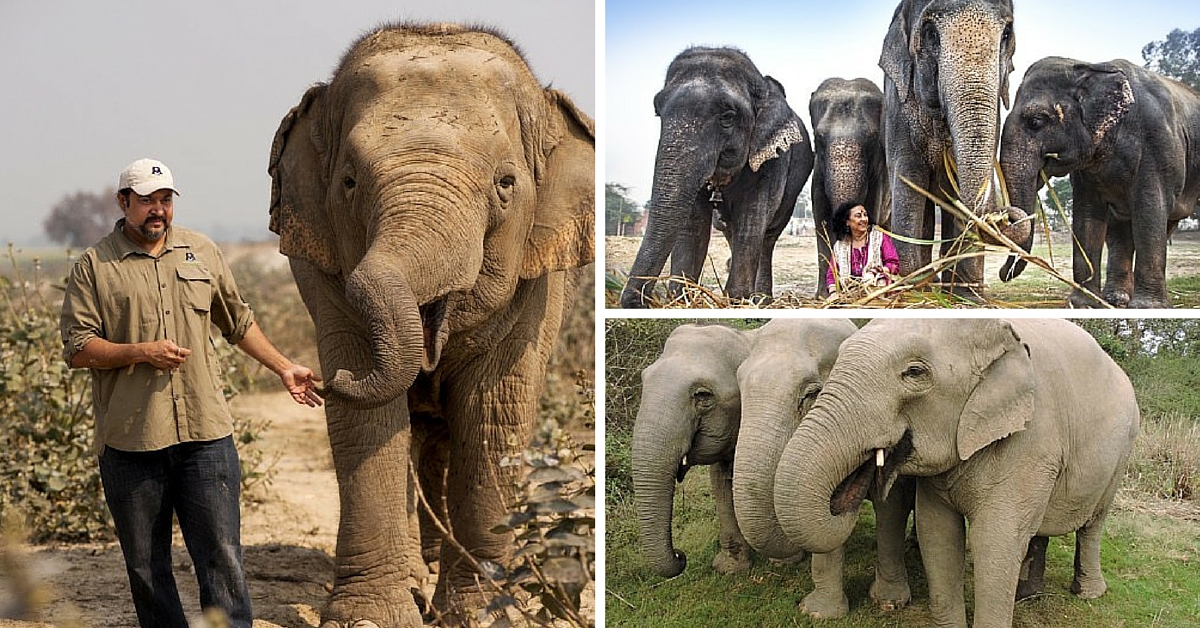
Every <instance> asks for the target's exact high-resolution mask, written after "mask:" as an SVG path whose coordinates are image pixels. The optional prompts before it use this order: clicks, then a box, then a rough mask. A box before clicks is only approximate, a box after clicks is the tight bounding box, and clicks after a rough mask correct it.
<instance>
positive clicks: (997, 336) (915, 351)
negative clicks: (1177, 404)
mask: <svg viewBox="0 0 1200 628" xmlns="http://www.w3.org/2000/svg"><path fill="white" fill-rule="evenodd" d="M1138 424H1139V417H1138V407H1137V401H1136V400H1135V399H1134V392H1133V388H1132V386H1131V385H1130V383H1129V379H1128V378H1127V377H1126V376H1125V373H1124V372H1123V371H1122V370H1121V369H1120V367H1118V366H1117V365H1116V363H1114V362H1113V361H1112V360H1111V359H1110V358H1109V357H1108V356H1107V355H1106V354H1105V353H1104V351H1103V350H1102V349H1101V348H1100V346H1099V345H1098V344H1097V343H1096V341H1095V340H1093V339H1092V337H1091V336H1089V335H1088V334H1087V332H1085V331H1083V330H1082V329H1080V328H1079V327H1077V326H1076V325H1074V324H1072V323H1071V322H1069V321H1065V320H1061V319H1022V320H1013V321H1003V320H997V319H957V320H955V319H880V320H875V321H872V322H871V323H869V324H867V325H866V326H865V327H863V328H862V329H861V330H859V332H858V333H856V334H855V335H854V336H853V337H851V338H850V339H849V340H847V341H846V342H845V343H844V344H843V345H842V348H841V351H840V353H839V355H838V359H837V362H836V363H835V364H834V367H833V371H832V372H830V374H829V379H828V381H827V382H826V383H825V388H824V389H823V390H822V391H821V394H820V396H819V397H818V398H817V401H816V403H814V405H813V407H812V409H811V410H810V411H809V413H808V416H807V417H806V419H805V420H804V421H803V422H802V423H801V424H800V426H799V428H798V429H797V430H796V432H795V433H794V434H793V436H792V438H791V440H790V441H789V442H788V444H787V447H786V449H785V450H784V453H783V457H782V458H781V459H780V462H779V468H778V472H777V473H776V477H775V510H776V512H777V513H778V515H779V523H780V526H781V527H782V529H783V530H784V532H785V533H786V534H787V535H788V536H789V538H792V539H794V540H796V541H797V543H798V544H799V545H801V546H802V547H804V548H806V549H808V550H810V551H829V550H831V549H833V548H835V547H837V546H839V545H840V544H841V543H843V542H844V541H845V540H846V537H847V536H849V534H850V531H851V530H852V529H853V527H854V524H855V522H856V521H857V518H858V516H857V511H858V508H859V505H860V504H861V503H862V499H863V498H864V497H865V496H866V495H867V494H868V493H872V492H874V493H877V494H878V493H883V494H886V493H887V490H888V487H889V486H890V484H891V483H892V481H893V480H894V479H895V478H896V476H897V475H899V474H905V475H913V476H918V482H917V501H916V509H917V510H916V512H917V536H918V538H919V540H920V544H921V559H922V561H923V562H924V565H925V573H926V577H927V579H928V581H929V597H930V604H931V610H932V614H933V618H934V623H935V624H936V625H938V626H960V627H965V626H966V625H967V617H966V610H965V607H964V600H963V577H964V564H965V563H964V560H965V554H964V553H965V548H966V545H967V544H968V543H969V544H970V547H971V552H972V555H973V564H974V578H975V623H974V625H975V626H976V627H977V628H981V627H984V626H1010V625H1011V624H1012V615H1013V599H1014V597H1015V595H1016V593H1017V590H1018V581H1019V580H1020V579H1021V576H1022V574H1021V571H1022V563H1023V558H1024V557H1025V556H1026V551H1027V550H1028V551H1029V554H1030V555H1031V557H1034V558H1036V555H1037V554H1038V553H1039V552H1041V551H1044V544H1043V545H1042V546H1041V548H1038V547H1037V546H1036V545H1037V543H1036V542H1031V539H1034V537H1046V536H1055V535H1063V534H1067V533H1070V532H1074V533H1075V538H1076V550H1075V578H1074V582H1073V584H1072V587H1071V588H1072V591H1074V592H1075V593H1076V594H1078V595H1079V596H1081V597H1084V598H1095V597H1098V596H1100V595H1102V594H1103V593H1104V591H1105V589H1106V585H1105V582H1104V577H1103V575H1102V573H1101V570H1100V536H1101V531H1102V528H1103V525H1104V519H1105V516H1106V514H1107V512H1108V509H1109V507H1110V505H1111V503H1112V498H1113V495H1114V494H1115V493H1116V490H1117V487H1118V485H1119V484H1120V482H1121V478H1122V476H1123V475H1124V472H1125V463H1126V461H1127V459H1128V457H1129V453H1130V450H1131V448H1132V445H1133V440H1134V438H1135V436H1136V434H1137V431H1138ZM964 518H965V520H967V521H969V522H970V526H969V527H966V526H965V525H964ZM1028 566H1030V567H1031V570H1033V571H1036V570H1037V569H1039V568H1040V565H1039V564H1037V563H1036V562H1031V564H1030V565H1028ZM1032 577H1033V578H1034V579H1035V580H1040V574H1036V573H1034V574H1032Z"/></svg>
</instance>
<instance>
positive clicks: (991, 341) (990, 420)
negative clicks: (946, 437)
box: [958, 321, 1036, 460]
mask: <svg viewBox="0 0 1200 628" xmlns="http://www.w3.org/2000/svg"><path fill="white" fill-rule="evenodd" d="M972 341H973V342H976V343H979V344H980V345H981V346H982V349H981V351H980V352H979V357H978V358H977V359H976V362H977V364H976V368H978V367H979V366H980V364H979V363H980V362H982V363H983V364H982V366H983V368H982V375H981V379H980V380H979V383H978V384H976V385H975V389H974V390H973V391H971V395H970V397H969V398H968V399H967V403H966V405H965V406H964V407H963V411H962V416H960V417H959V420H958V456H959V459H960V460H966V459H968V458H970V457H971V456H972V455H973V454H974V453H975V452H977V451H979V450H980V449H983V448H984V447H987V446H988V445H990V444H991V443H994V442H996V441H998V440H1000V439H1001V438H1004V437H1006V436H1009V435H1010V434H1013V433H1014V432H1019V431H1021V430H1024V429H1025V427H1026V425H1028V423H1029V420H1030V419H1031V418H1033V392H1034V388H1035V387H1036V382H1035V380H1034V374H1033V361H1032V360H1031V359H1030V357H1029V346H1028V345H1026V344H1025V343H1023V342H1021V339H1020V338H1019V337H1018V336H1017V334H1016V332H1015V331H1014V330H1013V329H1012V326H1010V325H1009V324H1008V323H1006V322H1002V321H994V322H991V323H988V324H987V325H985V329H983V330H982V332H981V333H977V334H976V335H975V336H973V337H972ZM992 356H995V357H994V358H993V359H991V360H990V362H988V359H989V358H991V357H992Z"/></svg>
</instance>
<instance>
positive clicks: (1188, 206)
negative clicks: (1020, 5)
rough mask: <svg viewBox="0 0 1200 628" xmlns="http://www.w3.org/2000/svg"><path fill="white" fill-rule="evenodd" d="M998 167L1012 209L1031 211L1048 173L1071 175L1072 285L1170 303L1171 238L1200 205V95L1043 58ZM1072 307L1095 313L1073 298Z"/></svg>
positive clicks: (1129, 70)
mask: <svg viewBox="0 0 1200 628" xmlns="http://www.w3.org/2000/svg"><path fill="white" fill-rule="evenodd" d="M1000 165H1001V167H1002V168H1003V170H1004V175H1005V178H1006V179H1007V181H1008V185H1009V187H1010V188H1011V190H1010V191H1011V195H1012V201H1013V204H1014V205H1016V206H1018V207H1020V208H1022V209H1024V210H1026V211H1029V212H1032V210H1033V205H1034V203H1035V201H1034V198H1035V196H1036V194H1037V190H1038V189H1039V188H1040V187H1041V186H1042V179H1041V174H1040V172H1041V171H1043V170H1044V171H1045V173H1046V175H1048V176H1052V177H1062V176H1066V175H1068V174H1070V176H1071V189H1072V190H1073V191H1074V207H1073V210H1072V213H1071V229H1072V231H1074V233H1075V238H1077V240H1076V245H1075V246H1074V247H1073V251H1074V258H1073V261H1072V271H1073V273H1074V279H1075V282H1076V283H1078V284H1080V285H1082V286H1083V287H1084V288H1086V289H1087V290H1089V291H1090V292H1091V293H1092V294H1094V295H1097V296H1102V297H1103V299H1104V300H1105V301H1107V302H1108V303H1110V304H1112V305H1116V306H1118V307H1124V306H1128V307H1133V308H1166V307H1171V301H1170V298H1169V297H1168V296H1167V285H1166V258H1167V239H1168V238H1169V237H1170V234H1171V231H1173V230H1174V229H1175V225H1176V224H1177V223H1178V222H1179V221H1180V220H1182V219H1183V218H1186V217H1188V216H1190V215H1191V214H1192V211H1193V210H1194V209H1195V207H1196V200H1197V198H1200V95H1197V94H1196V92H1194V91H1192V90H1191V89H1189V88H1188V87H1186V86H1185V85H1183V84H1182V83H1178V82H1176V81H1172V80H1170V79H1167V78H1164V77H1162V76H1160V75H1158V74H1155V73H1154V72H1151V71H1149V70H1146V69H1144V68H1141V67H1138V66H1136V65H1134V64H1132V63H1129V62H1128V61H1124V60H1116V61H1110V62H1108V63H1094V64H1093V63H1085V62H1083V61H1076V60H1074V59H1064V58H1061V57H1047V58H1045V59H1042V60H1040V61H1038V62H1037V63H1034V64H1033V65H1032V66H1030V67H1029V70H1028V71H1026V73H1025V78H1024V80H1023V81H1022V82H1021V86H1020V88H1018V89H1017V97H1016V101H1015V102H1014V104H1013V110H1012V113H1010V114H1009V115H1008V119H1007V120H1005V122H1004V136H1003V141H1002V142H1001V149H1000ZM1106 245H1107V247H1108V271H1107V276H1106V277H1105V281H1104V288H1103V292H1102V291H1101V287H1100V254H1101V251H1102V250H1103V248H1104V247H1105V246H1106ZM1022 268H1024V263H1023V262H1021V263H1019V264H1018V265H1016V266H1015V267H1014V269H1013V271H1014V274H1015V273H1019V272H1020V271H1021V269H1022ZM1070 302H1071V305H1073V306H1075V307H1090V306H1095V305H1098V304H1097V303H1096V302H1095V301H1094V300H1093V299H1091V298H1089V297H1088V296H1087V295H1086V294H1085V293H1083V292H1080V291H1078V290H1073V291H1072V292H1071V295H1070Z"/></svg>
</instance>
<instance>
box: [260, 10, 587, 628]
mask: <svg viewBox="0 0 1200 628" xmlns="http://www.w3.org/2000/svg"><path fill="white" fill-rule="evenodd" d="M594 159H595V158H594V132H593V127H592V122H591V120H590V119H589V118H588V117H587V116H586V115H584V114H583V113H581V112H579V111H578V110H577V109H576V108H575V107H574V105H572V104H571V102H570V100H569V99H568V98H567V97H566V96H565V95H563V94H561V93H558V92H556V91H554V90H550V89H543V88H542V86H541V85H540V84H539V83H538V82H537V80H536V79H535V78H534V76H533V75H532V74H531V72H530V71H529V69H528V67H527V66H526V64H525V61H524V60H523V59H522V57H521V56H520V54H519V53H518V52H517V51H516V49H515V48H514V47H513V46H512V44H511V43H510V42H508V41H507V40H505V39H504V38H503V37H501V36H499V35H497V34H494V33H491V32H486V31H481V30H475V29H465V28H461V27H457V26H454V25H446V24H438V25H428V26H418V25H401V26H393V27H384V28H381V29H379V30H377V31H375V32H372V33H370V34H367V35H366V36H364V37H363V38H362V39H361V40H359V41H358V42H357V43H356V44H355V45H354V46H353V47H352V48H351V49H350V51H349V52H348V53H347V54H346V55H345V57H344V58H343V59H342V62H341V64H340V66H339V67H338V69H337V71H336V72H335V74H334V76H333V79H332V80H331V81H330V82H329V83H327V84H325V83H321V84H317V85H315V86H313V87H312V88H310V89H309V90H308V92H307V93H305V94H304V97H303V99H302V100H301V101H300V104H299V105H297V106H296V107H295V108H293V109H292V110H291V111H290V112H289V113H288V114H287V115H286V116H285V117H284V119H283V121H282V122H281V124H280V127H279V130H278V132H277V134H276V137H275V142H274V145H273V146H272V151H271V160H270V174H271V176H272V179H273V189H272V202H271V228H272V230H274V231H275V232H277V233H278V234H279V236H280V240H279V242H280V245H279V246H280V251H281V252H283V253H284V254H286V255H287V256H288V257H289V258H290V262H291V266H292V271H293V273H294V274H295V277H296V283H297V285H298V286H299V288H300V292H301V296H302V297H303V299H304V303H305V305H306V306H307V308H308V310H309V313H310V314H311V316H312V318H313V322H314V323H315V324H316V329H317V342H318V348H319V351H320V359H321V367H322V370H323V371H324V373H325V375H326V379H327V381H328V384H327V393H328V397H327V399H328V406H327V417H328V424H329V440H330V444H331V445H332V448H333V460H334V466H335V470H336V473H337V478H338V487H339V493H340V499H341V520H340V523H339V527H338V542H337V552H336V553H337V555H336V560H335V570H336V573H335V580H334V585H333V591H332V593H331V595H330V599H329V602H328V604H327V605H326V607H325V608H324V609H323V611H322V619H323V621H324V622H325V624H323V625H329V626H350V625H360V623H361V625H367V624H368V623H369V624H371V625H377V626H381V627H385V628H387V627H394V626H418V625H421V623H422V616H421V612H420V611H419V610H418V607H417V604H416V603H415V601H414V596H413V594H412V591H413V590H417V589H419V588H420V587H421V585H422V584H423V582H422V581H423V580H424V579H426V578H427V577H428V574H429V572H428V570H427V568H426V566H425V564H424V562H423V561H422V557H421V544H420V533H419V530H418V528H419V527H422V526H418V525H417V523H416V519H417V518H416V516H415V515H414V513H415V512H416V510H415V503H414V497H415V494H416V486H417V485H416V484H414V483H413V482H411V478H410V473H409V463H410V461H411V462H412V463H413V465H414V468H415V470H416V475H417V476H418V477H419V479H420V483H419V484H420V486H421V488H422V489H423V490H424V492H425V494H426V496H427V497H429V502H430V503H431V504H434V507H435V508H437V509H438V510H439V511H440V510H441V508H440V507H438V506H437V505H438V504H443V503H448V504H449V507H448V510H449V512H448V521H449V523H450V524H451V525H452V529H453V531H454V533H455V536H456V538H457V540H458V542H460V543H461V544H462V545H463V546H464V547H465V548H466V549H467V550H468V551H470V552H471V554H472V555H473V556H474V557H475V558H477V559H486V560H492V561H496V562H499V563H504V562H505V561H506V560H507V559H508V557H509V556H510V555H511V552H512V548H513V539H512V537H511V535H509V536H505V535H497V534H492V533H491V532H489V528H491V527H492V526H494V525H495V524H496V522H497V521H499V520H500V519H501V517H502V516H503V515H504V513H505V510H506V504H507V503H508V500H509V497H510V496H509V495H508V494H507V492H508V491H511V487H512V486H513V484H514V481H513V480H514V477H513V473H514V467H512V466H504V467H502V466H500V464H499V463H500V460H501V459H502V458H503V457H505V456H509V455H514V454H516V453H517V452H518V451H520V449H521V448H523V447H524V445H525V444H526V443H527V442H528V439H529V435H530V432H531V427H532V424H533V422H534V420H535V418H536V412H537V399H538V395H539V392H540V388H541V385H542V381H543V379H544V374H545V370H546V362H547V360H548V358H549V354H550V350H551V347H552V345H553V343H554V341H555V338H556V336H557V333H558V330H559V327H560V324H561V322H562V317H563V313H564V311H565V309H566V307H567V300H568V299H569V298H570V296H569V295H570V293H571V290H572V286H573V284H574V277H573V276H574V274H575V273H576V271H575V270H574V269H576V268H578V267H580V266H582V265H585V264H588V263H590V262H591V261H592V259H593V247H594V235H593V225H594V211H595V210H594V196H595V193H594V187H595V183H594V177H595V175H594V168H595V166H594ZM446 460H451V461H452V463H451V464H446ZM443 472H446V475H445V476H443ZM443 477H444V478H445V480H444V481H445V488H446V490H447V492H448V494H447V495H446V501H443V500H442V487H443ZM496 487H500V489H499V490H497V488H496ZM439 516H440V517H446V513H444V512H439ZM440 561H441V573H440V576H439V578H438V581H437V588H436V592H435V594H434V600H433V602H434V605H435V606H436V607H438V609H439V610H440V612H441V613H443V614H444V615H445V619H446V620H447V621H448V622H449V623H456V621H458V620H460V619H461V615H459V614H458V613H463V612H466V609H467V608H469V607H470V606H471V605H473V604H476V603H478V601H479V598H480V595H479V590H478V589H477V587H476V585H475V579H476V576H477V574H475V573H473V571H472V567H470V566H468V564H467V561H465V560H464V557H463V556H462V555H461V554H458V553H456V551H455V550H454V549H453V548H452V547H451V546H450V544H449V543H443V544H442V547H441V552H440ZM356 622H360V623H356Z"/></svg>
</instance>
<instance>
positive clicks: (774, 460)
mask: <svg viewBox="0 0 1200 628" xmlns="http://www.w3.org/2000/svg"><path fill="white" fill-rule="evenodd" d="M855 331H857V328H856V327H855V326H854V324H853V323H851V322H850V321H849V320H844V319H843V320H837V319H775V320H772V321H771V322H769V323H767V324H766V325H763V326H762V328H760V329H759V330H758V334H757V335H756V336H755V338H754V342H753V344H752V345H751V348H750V354H749V355H748V356H747V357H746V359H745V360H743V361H742V364H741V366H739V367H738V371H737V379H738V388H739V389H740V390H741V396H742V416H741V428H740V429H739V430H738V444H737V449H736V451H735V452H734V458H733V505H734V512H735V514H736V515H737V522H738V526H739V527H740V529H741V531H742V534H743V535H744V536H745V538H746V542H747V543H749V544H750V547H752V548H754V549H755V550H756V551H758V552H759V553H760V554H762V555H763V556H766V557H768V558H787V557H790V556H796V555H800V554H802V553H803V551H804V550H803V548H802V547H800V546H799V545H797V544H796V543H793V542H792V541H791V540H790V539H789V538H787V536H786V535H785V534H784V533H783V530H782V529H781V528H780V527H779V521H778V519H777V518H776V516H775V499H774V488H775V470H776V467H777V465H778V463H779V458H780V456H781V455H782V454H783V448H784V446H785V445H786V444H787V442H788V438H789V437H791V435H792V433H793V432H795V430H796V427H797V426H798V425H799V423H800V422H801V420H802V419H803V417H804V415H805V413H807V412H808V410H809V408H811V407H812V404H813V401H814V400H815V399H816V398H817V395H818V394H819V393H820V392H821V387H822V385H823V383H824V381H825V379H826V377H828V375H829V372H830V370H831V369H832V368H833V364H834V359H835V358H836V357H837V352H838V347H839V346H840V345H841V343H842V341H844V340H845V339H846V338H849V337H850V336H851V335H852V334H854V332H855ZM898 482H899V483H898V485H897V487H896V488H895V489H893V491H892V494H891V495H890V496H889V498H888V499H887V500H886V501H885V500H877V501H876V502H875V512H876V539H877V546H878V552H877V558H876V564H875V581H874V583H873V584H872V585H871V591H870V594H871V597H872V599H874V600H876V602H877V603H878V604H879V605H880V607H882V608H884V609H895V608H899V607H902V606H904V605H905V604H907V603H908V602H909V600H910V598H911V594H910V591H909V587H908V575H907V572H906V570H905V567H904V535H905V529H906V525H907V522H908V515H909V513H910V512H911V511H912V505H913V490H914V485H915V483H914V481H913V480H912V479H911V478H902V479H901V480H899V481H898ZM842 566H843V551H842V548H841V547H838V548H837V549H835V550H834V551H832V552H828V553H825V554H813V556H812V579H813V585H814V590H813V591H812V592H811V593H809V594H808V595H807V596H805V598H804V600H803V601H802V602H801V604H800V609H801V611H803V612H804V613H806V614H808V615H810V616H812V617H815V618H822V619H830V618H837V617H842V616H844V615H845V614H846V613H847V612H848V611H849V608H850V605H849V601H848V600H847V598H846V594H845V592H844V591H843V588H842Z"/></svg>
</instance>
